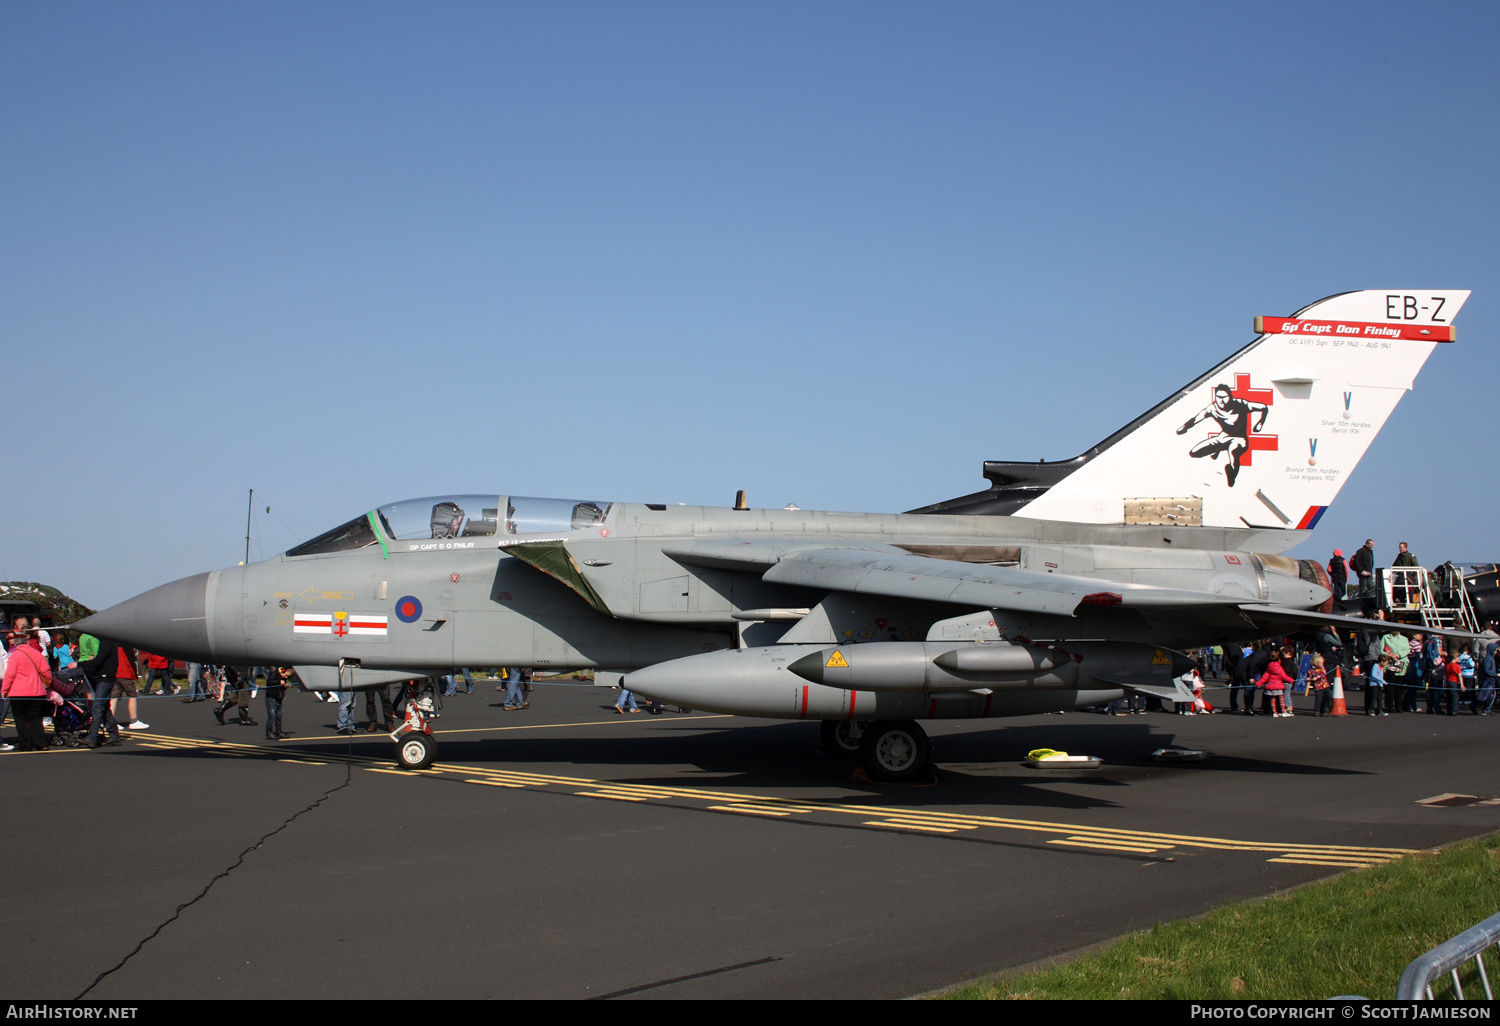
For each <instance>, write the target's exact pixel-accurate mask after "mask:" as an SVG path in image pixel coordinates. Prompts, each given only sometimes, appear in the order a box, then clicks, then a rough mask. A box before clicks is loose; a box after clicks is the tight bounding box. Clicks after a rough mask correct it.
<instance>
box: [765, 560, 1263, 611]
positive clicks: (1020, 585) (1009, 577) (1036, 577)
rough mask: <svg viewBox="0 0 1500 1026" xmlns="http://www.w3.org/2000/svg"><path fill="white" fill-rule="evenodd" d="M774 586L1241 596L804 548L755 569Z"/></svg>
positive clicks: (1027, 605) (1137, 598)
mask: <svg viewBox="0 0 1500 1026" xmlns="http://www.w3.org/2000/svg"><path fill="white" fill-rule="evenodd" d="M762 577H763V579H764V580H766V581H770V582H772V583H774V584H794V585H799V586H801V587H804V588H820V589H824V590H827V591H850V592H855V593H858V594H866V595H886V596H890V597H892V598H906V599H925V600H928V601H932V602H951V603H953V604H955V605H963V606H969V607H971V608H974V607H988V608H990V609H1009V610H1014V611H1016V612H1024V613H1044V614H1051V615H1054V616H1072V615H1074V614H1075V613H1076V611H1077V610H1078V608H1079V607H1080V606H1083V605H1094V606H1123V607H1125V608H1136V609H1145V608H1154V609H1162V608H1172V607H1177V608H1192V607H1202V606H1206V605H1212V606H1238V605H1240V604H1241V603H1243V602H1244V601H1245V598H1244V596H1243V595H1214V594H1210V593H1207V592H1199V591H1180V590H1177V589H1175V588H1158V587H1153V586H1151V585H1145V584H1121V583H1117V582H1115V581H1101V580H1095V579H1092V578H1088V577H1071V576H1068V575H1066V574H1039V573H1035V572H1033V571H1030V570H1020V569H1016V568H1014V567H1003V566H989V565H986V564H980V563H959V562H955V561H953V560H947V559H933V558H931V557H928V556H915V555H911V554H910V553H905V552H899V551H896V552H889V551H872V550H869V549H864V550H860V549H828V548H824V549H809V550H805V551H801V552H794V553H790V554H787V555H784V556H782V557H781V558H780V559H778V560H777V561H776V562H775V564H774V565H773V566H771V567H770V568H769V569H768V570H766V572H765V573H764V574H763V575H762Z"/></svg>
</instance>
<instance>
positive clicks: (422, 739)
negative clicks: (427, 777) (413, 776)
mask: <svg viewBox="0 0 1500 1026" xmlns="http://www.w3.org/2000/svg"><path fill="white" fill-rule="evenodd" d="M436 758H437V745H435V744H433V743H432V738H431V737H429V736H428V735H426V734H408V735H407V736H406V737H403V738H402V739H401V740H400V741H398V742H396V762H397V763H399V764H400V766H401V768H402V769H409V770H421V769H426V768H427V767H428V766H431V765H432V760H433V759H436Z"/></svg>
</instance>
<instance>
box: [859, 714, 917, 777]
mask: <svg viewBox="0 0 1500 1026" xmlns="http://www.w3.org/2000/svg"><path fill="white" fill-rule="evenodd" d="M931 757H932V742H930V741H928V740H927V732H926V731H924V730H923V729H922V728H921V726H920V725H919V724H917V723H916V722H915V721H914V720H881V721H877V722H875V723H872V724H870V726H869V727H868V728H866V730H865V733H864V736H863V737H861V738H860V741H859V758H860V761H861V762H862V763H863V764H864V767H865V772H866V773H867V774H869V777H870V779H871V780H877V781H880V782H881V783H886V784H905V783H909V782H911V781H913V780H920V779H922V777H923V776H925V775H926V773H927V768H928V766H929V765H930V760H931Z"/></svg>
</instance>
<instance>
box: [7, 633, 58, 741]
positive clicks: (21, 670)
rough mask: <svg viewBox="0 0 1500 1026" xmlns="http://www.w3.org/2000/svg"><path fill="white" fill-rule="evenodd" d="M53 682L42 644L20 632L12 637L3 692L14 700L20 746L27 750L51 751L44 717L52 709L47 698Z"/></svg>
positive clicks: (11, 700) (13, 708) (13, 709)
mask: <svg viewBox="0 0 1500 1026" xmlns="http://www.w3.org/2000/svg"><path fill="white" fill-rule="evenodd" d="M50 683H52V667H50V666H48V665H47V657H46V656H44V655H42V646H41V644H40V642H38V641H37V640H36V639H35V638H32V637H29V636H28V635H27V634H25V633H23V632H21V631H16V632H15V633H13V634H12V635H11V636H10V651H9V652H7V653H6V660H5V679H4V683H3V684H0V694H3V695H4V696H5V697H6V698H8V699H10V707H11V710H12V712H13V714H14V715H15V718H16V733H17V735H19V736H18V737H17V740H16V744H17V746H18V747H19V748H20V750H21V751H23V752H28V751H30V752H44V751H46V750H47V728H46V727H45V726H44V725H43V724H42V717H43V716H45V715H47V713H48V712H50V711H51V707H50V703H49V702H48V701H47V685H48V684H50Z"/></svg>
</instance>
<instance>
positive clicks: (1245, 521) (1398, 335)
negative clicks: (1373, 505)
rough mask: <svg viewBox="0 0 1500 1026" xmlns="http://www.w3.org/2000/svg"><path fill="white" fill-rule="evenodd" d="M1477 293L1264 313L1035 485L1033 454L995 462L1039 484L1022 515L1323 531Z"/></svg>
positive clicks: (1386, 295)
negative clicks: (1200, 368) (1221, 355)
mask: <svg viewBox="0 0 1500 1026" xmlns="http://www.w3.org/2000/svg"><path fill="white" fill-rule="evenodd" d="M1468 298H1469V293H1468V291H1467V290H1448V291H1441V290H1425V289H1422V290H1418V289H1407V290H1404V291H1398V290H1391V291H1383V290H1372V291H1367V292H1346V293H1343V294H1341V295H1337V296H1330V297H1329V298H1327V299H1323V300H1320V301H1318V302H1316V303H1314V304H1312V305H1311V306H1309V307H1306V308H1305V309H1303V310H1300V311H1298V312H1297V314H1296V315H1295V316H1294V317H1290V318H1282V317H1257V318H1256V325H1255V327H1256V330H1257V331H1258V332H1262V334H1260V335H1259V337H1257V338H1256V339H1255V341H1254V342H1251V343H1250V344H1249V345H1248V346H1246V347H1245V348H1244V349H1241V350H1240V351H1239V352H1237V353H1235V354H1234V355H1233V356H1231V357H1230V358H1229V359H1228V360H1225V361H1224V362H1223V363H1221V364H1219V366H1217V367H1215V368H1214V369H1213V370H1211V371H1209V372H1208V373H1207V374H1205V375H1203V376H1202V377H1200V378H1199V379H1198V380H1196V381H1194V382H1193V383H1192V384H1190V385H1188V386H1187V387H1186V388H1184V389H1182V390H1180V391H1178V392H1177V393H1175V394H1174V395H1172V396H1170V397H1169V398H1167V399H1166V400H1165V401H1163V402H1161V403H1160V404H1158V405H1157V406H1156V407H1154V408H1153V409H1151V410H1149V411H1147V412H1146V413H1145V414H1143V415H1142V416H1140V417H1138V418H1137V419H1136V420H1135V421H1133V422H1132V423H1130V424H1128V425H1126V426H1125V427H1124V428H1122V429H1121V430H1120V431H1117V432H1116V433H1115V434H1114V435H1111V436H1110V437H1109V438H1107V439H1105V440H1104V441H1103V442H1101V443H1099V445H1097V446H1095V447H1094V448H1092V449H1090V450H1089V451H1088V452H1086V453H1084V454H1083V455H1082V456H1079V457H1077V458H1076V459H1073V460H1069V461H1067V462H1066V463H1058V464H1044V465H1042V467H1043V468H1048V469H1050V470H1051V473H1048V474H1045V475H1041V476H1039V477H1037V479H1036V480H1035V481H1034V482H1030V483H1028V482H1027V477H1028V475H1026V474H1025V473H1023V472H1020V471H1021V470H1022V469H1023V468H1024V465H1022V464H987V465H986V474H987V476H989V477H991V479H992V480H994V481H995V482H996V488H997V490H998V489H1002V488H1004V487H1011V488H1014V489H1016V491H1017V492H1021V489H1030V490H1031V494H1029V495H1025V498H1026V499H1027V501H1026V502H1025V503H1024V505H1021V506H1020V507H1019V508H1017V509H1015V511H1014V515H1016V516H1023V517H1034V518H1038V519H1043V520H1068V521H1074V522H1080V523H1099V524H1119V523H1126V524H1132V523H1137V524H1177V525H1181V526H1196V525H1203V526H1208V527H1256V528H1264V527H1273V528H1298V529H1310V528H1312V527H1314V526H1316V525H1317V522H1318V518H1319V517H1321V516H1322V515H1323V511H1324V510H1325V509H1327V508H1328V505H1329V503H1331V502H1332V501H1333V499H1334V496H1336V495H1337V494H1338V492H1339V489H1340V488H1342V487H1343V484H1344V481H1345V479H1347V478H1348V476H1349V474H1350V472H1351V471H1353V469H1354V466H1355V464H1356V463H1358V462H1359V458H1360V457H1361V456H1363V455H1364V453H1365V450H1366V449H1367V448H1369V445H1370V442H1371V441H1373V440H1374V438H1375V434H1376V432H1378V431H1379V430H1380V429H1381V427H1382V426H1384V424H1385V421H1386V418H1387V417H1389V416H1390V415H1391V411H1392V410H1394V409H1395V408H1396V403H1397V402H1398V401H1399V400H1400V398H1401V396H1402V394H1403V393H1404V392H1406V391H1407V390H1408V389H1409V388H1411V385H1412V381H1413V380H1414V379H1415V378H1416V376H1417V372H1418V371H1419V370H1421V369H1422V364H1423V363H1424V362H1426V360H1427V357H1428V356H1429V355H1431V353H1432V351H1433V349H1434V348H1435V347H1436V345H1437V343H1438V342H1451V341H1453V340H1454V330H1453V328H1452V323H1453V318H1454V316H1455V315H1456V314H1457V313H1458V311H1459V309H1460V308H1461V307H1462V306H1463V304H1464V301H1465V300H1466V299H1468ZM991 468H994V472H993V473H992V472H991ZM1039 469H1040V468H1039ZM1033 476H1035V475H1033ZM1046 477H1052V478H1054V480H1045V478H1046ZM1006 478H1009V480H1010V481H1011V482H1012V484H1011V485H1009V486H1005V485H1002V480H1003V479H1006ZM981 494H982V493H981ZM1021 494H1024V492H1022V493H1021ZM1033 495H1034V496H1035V497H1032V496H1033ZM978 497H979V496H977V495H976V496H974V497H966V498H976V499H977V498H978ZM955 501H957V500H955ZM941 505H943V506H948V505H949V504H941ZM938 511H939V510H938V509H937V508H932V512H938ZM942 511H944V512H954V513H959V512H969V510H968V509H960V508H951V507H950V508H948V509H945V510H942ZM974 511H975V512H978V510H977V509H976V510H974Z"/></svg>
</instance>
